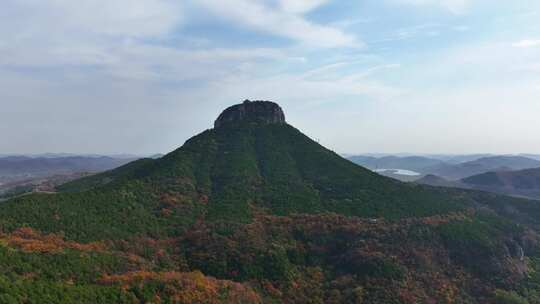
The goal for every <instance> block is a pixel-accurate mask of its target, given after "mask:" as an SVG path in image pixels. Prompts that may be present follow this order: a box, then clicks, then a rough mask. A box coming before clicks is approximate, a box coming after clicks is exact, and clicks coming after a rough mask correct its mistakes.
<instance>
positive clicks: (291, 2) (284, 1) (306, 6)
mask: <svg viewBox="0 0 540 304" xmlns="http://www.w3.org/2000/svg"><path fill="white" fill-rule="evenodd" d="M328 1H329V0H279V3H280V6H281V7H282V9H283V10H284V11H286V12H290V13H300V14H303V13H307V12H309V11H311V10H313V9H315V8H317V7H319V6H321V5H323V4H325V3H327V2H328Z"/></svg>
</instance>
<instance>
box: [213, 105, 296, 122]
mask: <svg viewBox="0 0 540 304" xmlns="http://www.w3.org/2000/svg"><path fill="white" fill-rule="evenodd" d="M235 122H253V123H262V124H285V114H283V110H282V109H281V107H280V106H279V105H278V104H276V103H274V102H271V101H250V100H246V101H244V102H243V103H241V104H237V105H234V106H231V107H229V108H227V109H225V111H223V112H222V113H221V115H219V117H218V119H217V120H216V121H215V123H214V127H215V128H219V127H221V126H223V125H226V124H230V123H235Z"/></svg>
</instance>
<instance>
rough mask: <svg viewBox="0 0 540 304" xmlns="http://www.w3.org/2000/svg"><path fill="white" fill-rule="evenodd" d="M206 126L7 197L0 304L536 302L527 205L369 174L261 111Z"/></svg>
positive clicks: (533, 215) (538, 213)
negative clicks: (147, 154)
mask: <svg viewBox="0 0 540 304" xmlns="http://www.w3.org/2000/svg"><path fill="white" fill-rule="evenodd" d="M215 126H216V127H215V128H214V129H211V130H207V131H204V132H203V133H201V134H199V135H197V136H195V137H193V138H191V139H190V140H188V141H187V142H186V143H185V144H184V145H183V146H182V147H181V148H179V149H178V150H176V151H174V152H172V153H170V154H168V155H166V156H164V157H162V158H160V159H155V160H154V159H144V160H139V161H136V162H133V163H130V164H128V165H126V166H123V167H121V168H118V169H116V170H113V171H110V172H106V173H103V174H99V175H95V176H91V177H88V178H84V179H81V180H78V181H75V182H72V183H69V184H66V185H65V186H63V187H61V189H60V190H61V191H62V192H61V193H57V194H52V195H45V194H33V195H28V196H24V197H20V198H17V199H13V200H9V201H6V202H4V203H2V204H1V206H0V227H1V230H0V231H2V233H0V269H1V270H0V291H2V293H0V302H6V303H20V302H21V301H25V300H26V301H30V302H32V301H33V302H36V301H38V300H36V299H46V301H47V302H48V303H134V302H136V303H159V302H163V303H227V302H229V303H259V302H264V303H309V302H313V303H494V301H498V300H500V299H504V298H508V297H514V298H515V299H518V300H523V299H522V298H523V297H525V296H526V297H528V299H529V300H531V301H532V300H534V299H535V296H536V295H537V294H539V293H538V292H540V278H539V277H538V276H537V275H536V273H538V271H540V263H538V261H540V259H539V258H538V256H539V255H537V252H538V251H539V249H540V246H539V243H540V241H539V240H540V237H539V236H538V234H537V233H536V231H537V229H538V228H539V227H540V222H539V220H538V219H539V218H540V207H539V205H538V204H537V203H535V202H530V201H527V200H522V199H513V198H507V197H503V196H498V195H493V194H489V193H480V192H473V191H465V190H457V189H436V188H431V187H427V186H422V185H412V184H405V183H401V182H398V181H395V180H392V179H389V178H386V177H383V176H380V175H378V174H375V173H373V172H371V171H369V170H367V169H364V168H362V167H359V166H357V165H355V164H353V163H351V162H350V161H348V160H345V159H343V158H341V157H339V156H338V155H337V154H335V153H334V152H332V151H330V150H328V149H325V148H324V147H322V146H320V145H318V144H317V143H316V142H314V141H312V140H311V139H309V138H308V137H307V136H305V135H303V134H302V133H301V132H299V131H298V130H297V129H295V128H294V127H292V126H290V125H288V124H287V123H286V122H285V118H284V115H283V112H282V111H281V108H279V106H277V105H276V104H274V103H271V102H245V103H243V104H241V105H236V106H233V107H231V108H229V109H227V110H226V111H225V112H224V114H223V115H222V116H220V118H218V120H217V121H216V124H215ZM51 265H55V266H54V267H52V266H51ZM516 292H519V295H518V294H517V293H516Z"/></svg>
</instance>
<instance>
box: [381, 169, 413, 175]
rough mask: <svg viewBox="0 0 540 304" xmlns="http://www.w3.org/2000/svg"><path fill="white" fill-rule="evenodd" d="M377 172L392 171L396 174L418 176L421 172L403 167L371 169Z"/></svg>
mask: <svg viewBox="0 0 540 304" xmlns="http://www.w3.org/2000/svg"><path fill="white" fill-rule="evenodd" d="M373 171H375V172H377V173H387V174H388V173H392V174H397V175H407V176H420V175H422V174H421V173H418V172H415V171H411V170H405V169H375V170H373Z"/></svg>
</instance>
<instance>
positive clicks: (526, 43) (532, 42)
mask: <svg viewBox="0 0 540 304" xmlns="http://www.w3.org/2000/svg"><path fill="white" fill-rule="evenodd" d="M512 46H513V47H516V48H530V47H537V46H540V39H524V40H521V41H518V42H514V43H512Z"/></svg>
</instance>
